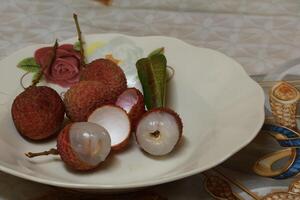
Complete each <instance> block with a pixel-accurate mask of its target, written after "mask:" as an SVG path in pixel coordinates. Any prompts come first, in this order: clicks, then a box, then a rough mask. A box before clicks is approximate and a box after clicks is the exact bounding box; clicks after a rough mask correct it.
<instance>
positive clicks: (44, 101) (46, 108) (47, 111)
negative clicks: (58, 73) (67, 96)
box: [11, 86, 65, 140]
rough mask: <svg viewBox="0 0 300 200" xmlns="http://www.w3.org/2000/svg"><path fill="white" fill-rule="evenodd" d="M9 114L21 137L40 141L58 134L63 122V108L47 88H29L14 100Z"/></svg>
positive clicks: (54, 92)
mask: <svg viewBox="0 0 300 200" xmlns="http://www.w3.org/2000/svg"><path fill="white" fill-rule="evenodd" d="M11 114H12V119H13V122H14V124H15V126H16V128H17V130H18V132H19V133H20V134H21V135H22V136H24V137H25V138H29V139H32V140H42V139H46V138H48V137H50V136H52V135H55V134H56V133H58V132H59V130H60V128H61V127H62V124H63V120H64V115H65V107H64V104H63V101H62V99H61V98H60V96H59V94H58V93H57V92H56V91H55V90H54V89H52V88H50V87H47V86H31V87H29V88H27V89H26V90H25V91H23V92H22V93H20V94H19V95H18V96H17V97H16V98H15V100H14V102H13V104H12V107H11Z"/></svg>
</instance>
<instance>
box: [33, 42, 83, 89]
mask: <svg viewBox="0 0 300 200" xmlns="http://www.w3.org/2000/svg"><path fill="white" fill-rule="evenodd" d="M52 53H53V47H44V48H40V49H38V50H36V52H35V55H34V57H35V60H36V62H37V63H38V64H39V65H40V66H41V67H42V69H43V73H44V76H45V79H46V81H48V82H51V83H56V84H59V85H60V86H63V87H69V86H71V85H73V84H75V83H77V82H79V79H80V73H79V72H80V71H79V66H80V59H81V57H80V53H79V52H78V51H75V50H74V46H73V45H71V44H64V45H61V46H59V47H58V48H57V51H56V58H55V61H54V63H53V65H52V66H51V67H48V65H49V64H50V62H51V60H50V59H51V58H52Z"/></svg>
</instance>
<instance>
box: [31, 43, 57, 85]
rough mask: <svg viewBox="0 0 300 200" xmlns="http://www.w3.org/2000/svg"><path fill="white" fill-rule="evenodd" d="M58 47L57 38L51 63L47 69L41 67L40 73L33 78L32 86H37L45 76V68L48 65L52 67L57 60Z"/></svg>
mask: <svg viewBox="0 0 300 200" xmlns="http://www.w3.org/2000/svg"><path fill="white" fill-rule="evenodd" d="M57 47H58V42H57V39H56V40H55V43H54V46H53V53H52V57H51V60H50V63H49V65H46V67H45V69H41V70H40V71H39V72H38V73H39V74H38V76H37V77H36V78H35V79H34V80H32V84H31V86H36V85H37V84H38V83H39V82H40V80H41V78H42V77H43V70H46V69H47V68H48V67H51V66H52V65H53V63H54V61H55V57H56V50H57Z"/></svg>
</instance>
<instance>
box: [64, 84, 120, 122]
mask: <svg viewBox="0 0 300 200" xmlns="http://www.w3.org/2000/svg"><path fill="white" fill-rule="evenodd" d="M115 100H116V99H115V98H114V97H112V96H111V94H110V91H109V89H108V87H107V86H106V85H105V84H104V83H102V82H99V81H81V82H79V83H77V84H75V85H74V86H72V87H71V88H69V90H68V91H67V92H66V93H65V95H64V103H65V106H66V113H67V116H68V117H69V118H70V119H71V121H73V122H80V121H86V120H87V117H88V115H89V114H90V113H91V112H92V111H93V110H95V109H96V108H97V107H99V106H102V105H104V104H108V103H114V102H115Z"/></svg>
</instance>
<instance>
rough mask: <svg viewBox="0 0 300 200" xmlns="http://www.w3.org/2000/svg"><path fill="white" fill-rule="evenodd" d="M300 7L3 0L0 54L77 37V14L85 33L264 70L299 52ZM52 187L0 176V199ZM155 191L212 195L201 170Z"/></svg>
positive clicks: (239, 1) (270, 1)
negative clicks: (197, 51) (157, 40)
mask: <svg viewBox="0 0 300 200" xmlns="http://www.w3.org/2000/svg"><path fill="white" fill-rule="evenodd" d="M299 11H300V1H299V0H264V1H261V0H164V1H162V0H113V1H112V6H109V7H106V6H103V5H102V4H100V3H99V2H98V1H93V0H51V1H49V0H0V27H1V28H0V58H4V57H5V56H6V55H9V54H10V53H12V52H14V51H15V50H17V49H20V48H22V47H25V46H27V45H30V44H36V43H52V42H53V41H54V40H55V39H56V38H58V39H60V40H63V39H67V38H69V37H74V36H76V30H75V26H74V23H73V19H72V13H73V12H76V13H77V14H78V15H79V18H80V24H81V29H82V30H83V32H84V33H85V34H89V33H108V32H109V33H111V32H118V33H124V34H129V35H166V36H172V37H177V38H180V39H182V40H184V41H186V42H188V43H190V44H193V45H196V46H199V47H208V48H212V49H216V50H219V51H221V52H223V53H225V54H227V55H229V56H231V57H233V58H235V59H236V60H237V61H238V62H240V63H241V64H242V65H243V66H244V68H245V69H246V71H247V72H248V73H249V74H260V73H267V72H268V71H269V70H271V69H273V68H275V67H276V66H279V65H281V64H283V63H285V62H286V61H288V60H291V59H293V58H297V57H299V55H300V12H299ZM239 178H241V179H242V180H245V183H246V184H248V185H250V186H251V184H252V186H251V187H254V186H253V182H255V184H254V185H256V186H257V185H266V184H267V185H268V184H269V185H272V184H273V185H274V184H275V185H276V184H277V182H276V183H275V182H272V181H271V180H265V179H256V177H252V176H250V177H249V176H248V175H243V176H242V175H240V176H239ZM258 180H259V181H258ZM281 183H282V182H281ZM281 183H280V184H281ZM49 189H50V187H48V186H44V185H40V184H37V183H32V182H29V181H25V180H22V179H19V178H16V177H13V176H11V175H7V174H4V173H0V199H1V200H2V199H5V200H6V199H18V200H19V199H20V200H23V199H24V200H25V199H26V200H28V199H30V198H32V197H35V196H38V195H40V194H42V193H44V192H46V191H49ZM157 190H158V191H159V192H160V193H162V194H164V195H165V196H169V197H170V199H174V200H175V199H176V200H177V199H178V200H179V199H191V200H192V199H210V198H208V197H207V196H206V194H205V193H204V192H203V191H202V186H201V179H200V175H197V176H194V177H191V178H188V179H185V180H182V181H178V182H175V183H171V184H167V185H163V186H159V187H158V188H157Z"/></svg>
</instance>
